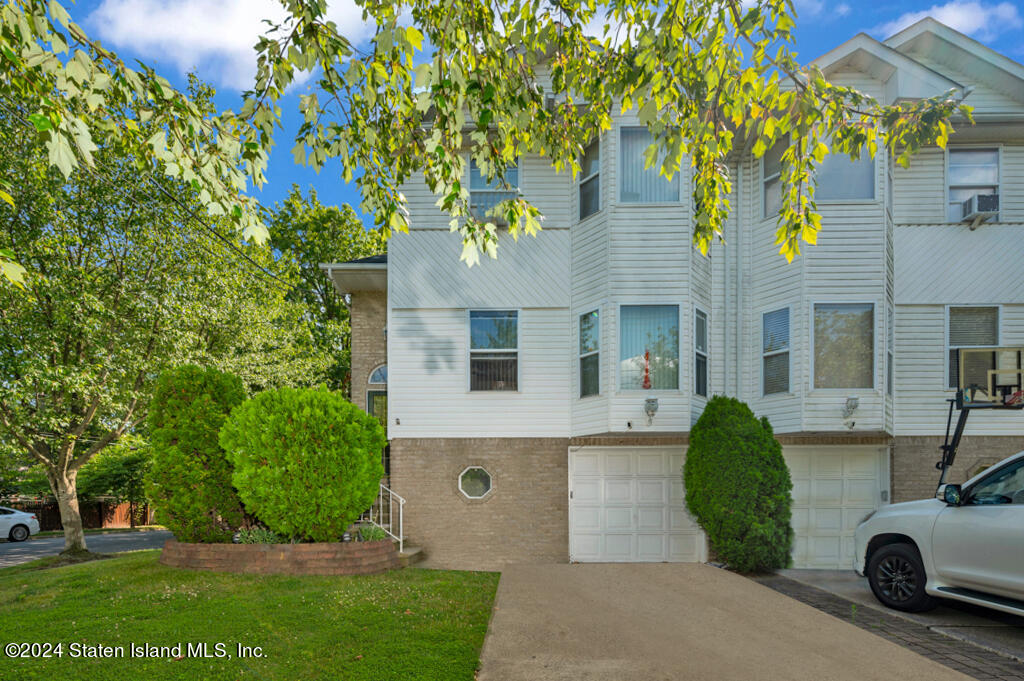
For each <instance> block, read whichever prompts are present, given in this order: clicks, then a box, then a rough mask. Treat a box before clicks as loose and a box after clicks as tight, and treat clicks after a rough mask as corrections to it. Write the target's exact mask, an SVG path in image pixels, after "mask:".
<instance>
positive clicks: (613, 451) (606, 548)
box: [569, 447, 706, 562]
mask: <svg viewBox="0 0 1024 681" xmlns="http://www.w3.org/2000/svg"><path fill="white" fill-rule="evenodd" d="M683 458H684V454H683V448H682V447H583V448H580V449H575V450H571V451H570V452H569V475H570V477H569V481H570V487H571V489H570V492H571V496H570V500H569V555H570V559H571V560H574V561H581V562H588V561H596V562H663V561H680V562H698V561H702V560H704V559H705V554H706V551H705V542H704V533H703V532H702V531H701V529H700V528H699V527H698V526H697V524H696V523H695V522H694V521H693V520H692V519H691V518H690V515H689V513H687V511H686V505H685V501H684V499H683V478H682V470H683Z"/></svg>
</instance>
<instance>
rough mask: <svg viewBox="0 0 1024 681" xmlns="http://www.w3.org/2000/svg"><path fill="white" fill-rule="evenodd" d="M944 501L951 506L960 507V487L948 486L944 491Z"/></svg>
mask: <svg viewBox="0 0 1024 681" xmlns="http://www.w3.org/2000/svg"><path fill="white" fill-rule="evenodd" d="M942 500H943V501H945V502H946V503H947V504H949V505H950V506H959V505H960V502H961V501H962V498H961V494H960V485H946V487H945V488H944V489H943V490H942Z"/></svg>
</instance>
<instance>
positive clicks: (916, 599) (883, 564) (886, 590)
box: [868, 544, 938, 612]
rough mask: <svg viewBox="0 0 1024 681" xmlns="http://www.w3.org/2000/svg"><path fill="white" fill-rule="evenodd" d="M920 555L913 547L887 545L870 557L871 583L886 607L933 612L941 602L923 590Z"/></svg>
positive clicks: (923, 575) (924, 577) (876, 595)
mask: <svg viewBox="0 0 1024 681" xmlns="http://www.w3.org/2000/svg"><path fill="white" fill-rule="evenodd" d="M926 581H927V577H926V575H925V573H924V564H923V563H922V562H921V554H920V553H918V551H917V548H916V547H914V546H913V545H911V544H888V545H886V546H882V547H880V548H878V549H877V550H876V551H875V552H874V553H873V554H871V560H870V561H869V562H868V583H869V584H870V585H871V591H873V592H874V594H875V598H877V599H878V600H879V601H881V602H882V604H883V605H885V606H888V607H890V608H895V609H896V610H904V611H906V612H922V611H924V610H931V609H932V608H934V607H935V606H936V605H938V603H937V602H936V600H935V599H934V598H932V597H931V596H929V595H928V594H926V593H925V591H924V585H925V582H926Z"/></svg>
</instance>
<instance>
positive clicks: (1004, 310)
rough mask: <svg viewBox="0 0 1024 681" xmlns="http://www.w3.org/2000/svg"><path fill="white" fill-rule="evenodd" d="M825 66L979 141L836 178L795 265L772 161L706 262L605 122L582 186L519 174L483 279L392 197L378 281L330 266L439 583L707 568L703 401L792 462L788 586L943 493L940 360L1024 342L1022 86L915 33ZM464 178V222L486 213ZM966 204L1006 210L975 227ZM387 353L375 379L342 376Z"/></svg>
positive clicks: (937, 39) (531, 160) (973, 433)
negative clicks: (949, 110)
mask: <svg viewBox="0 0 1024 681" xmlns="http://www.w3.org/2000/svg"><path fill="white" fill-rule="evenodd" d="M816 64H817V65H818V66H819V67H820V68H821V69H822V70H823V71H825V72H826V74H827V75H828V76H829V77H830V78H831V79H832V80H833V81H834V82H837V83H840V84H845V85H853V86H855V87H857V88H858V89H860V90H862V91H865V92H868V93H870V94H871V95H873V96H875V97H877V98H878V99H879V100H881V101H883V102H886V103H890V102H894V101H897V100H899V99H901V98H919V97H925V96H931V95H934V94H939V93H942V92H945V91H947V90H948V89H950V88H957V89H960V90H962V91H963V92H966V93H969V94H968V95H967V99H966V101H967V103H968V104H971V105H972V106H974V108H975V117H976V120H977V124H976V125H974V126H972V127H969V126H966V125H962V126H958V131H957V132H956V133H955V135H954V136H953V138H952V139H951V142H950V145H949V146H948V148H947V149H946V150H943V149H939V148H930V149H925V150H923V151H922V152H921V153H919V154H918V155H917V156H916V157H915V158H914V159H913V161H912V163H911V166H910V168H909V169H903V168H901V167H894V166H893V164H892V163H890V161H889V159H888V158H887V157H886V155H885V153H884V151H883V152H880V153H879V155H878V156H876V158H875V159H874V160H873V161H872V160H870V159H866V158H865V159H862V160H861V161H859V162H857V163H851V162H850V161H849V160H848V159H847V158H846V157H842V156H837V157H830V158H829V160H828V161H826V163H825V165H824V166H823V167H822V168H821V169H820V171H819V188H818V192H817V199H818V204H819V207H820V209H821V211H822V213H823V216H824V229H823V230H822V232H821V233H820V236H819V241H818V244H817V245H816V246H812V247H807V248H805V249H804V254H803V255H802V256H800V257H799V258H797V259H796V260H795V261H794V262H793V263H792V264H787V263H786V261H785V260H784V259H783V258H782V257H781V256H779V255H778V252H777V246H775V245H774V233H775V229H776V224H775V219H776V215H775V214H776V212H777V207H778V204H779V202H780V197H779V195H778V192H777V187H778V184H777V177H778V168H779V165H778V163H779V161H778V154H773V153H769V154H767V155H766V156H765V158H763V159H755V158H753V157H752V156H751V155H750V154H749V153H747V154H741V155H738V156H737V158H735V160H734V162H733V166H732V169H731V170H732V172H733V174H734V178H735V181H734V193H733V196H732V197H731V199H730V200H731V203H732V206H733V213H732V215H731V218H730V222H729V224H728V225H727V227H726V238H727V244H728V245H725V246H723V245H721V244H716V245H715V246H714V247H713V248H712V249H711V252H710V255H709V256H708V257H705V256H703V255H701V254H700V253H699V252H697V251H696V250H695V249H694V248H693V246H692V245H691V223H690V206H689V201H690V196H689V192H688V191H687V187H688V178H687V177H686V176H685V174H684V175H683V176H682V177H678V178H676V179H674V180H673V181H672V182H671V183H670V182H667V181H666V180H665V179H664V178H660V177H658V176H657V175H656V174H655V173H654V172H653V171H644V170H643V162H642V157H641V154H642V151H643V149H644V148H645V147H646V146H647V145H648V144H649V139H648V136H647V132H646V130H645V129H644V128H643V127H642V126H640V125H639V124H638V122H637V120H636V119H635V118H633V117H631V116H623V117H621V118H620V119H618V120H616V122H615V125H614V127H613V128H612V130H611V131H609V132H608V133H606V134H604V135H602V136H601V137H600V138H599V139H596V140H595V142H594V143H593V144H592V145H591V146H590V147H589V148H588V149H587V151H586V156H585V158H584V164H583V165H584V169H585V170H584V173H583V175H582V176H581V177H579V178H577V179H576V180H573V179H572V178H571V177H569V176H568V175H567V174H557V173H555V171H554V170H553V169H552V168H551V167H550V166H549V165H548V163H547V162H546V161H545V160H544V159H542V158H537V157H524V158H521V159H520V161H519V165H518V169H517V173H516V175H517V178H516V181H517V182H518V188H519V191H521V192H522V194H523V195H525V196H526V197H527V198H528V199H529V200H531V201H532V202H534V203H535V204H536V205H537V206H538V207H539V208H540V209H541V210H542V211H543V212H544V214H545V216H546V219H545V222H544V231H543V232H542V233H541V234H540V235H539V236H538V237H537V238H535V239H533V238H525V239H521V240H520V241H519V242H518V243H514V242H512V240H511V239H505V241H504V242H503V243H502V245H501V248H500V250H499V253H500V256H499V259H498V260H497V261H487V262H484V263H483V264H482V266H480V267H474V268H472V269H469V268H466V267H465V266H463V265H461V264H459V262H458V257H459V252H460V246H461V244H460V240H459V236H458V235H457V234H452V233H450V232H449V229H448V218H447V217H446V216H445V215H443V214H441V213H440V212H439V211H438V209H437V208H436V207H435V204H434V201H435V197H434V196H433V195H431V193H430V192H429V191H428V190H427V188H426V187H425V186H424V184H423V183H410V185H409V186H408V187H407V188H405V189H404V192H405V195H406V196H407V197H408V200H409V208H410V211H411V230H410V233H409V234H398V235H396V236H395V237H394V238H393V239H392V240H391V242H390V244H389V252H388V256H387V258H386V263H385V262H382V261H381V259H377V261H374V262H370V263H366V262H356V263H342V264H335V265H329V266H326V269H327V270H329V272H330V273H331V276H332V277H333V279H334V281H335V283H336V285H337V287H338V289H339V290H341V291H343V292H346V293H351V294H352V301H353V325H354V328H355V331H354V336H355V338H354V348H353V376H352V380H353V385H354V386H355V388H354V390H353V396H354V399H357V400H359V402H360V404H362V401H363V400H367V402H366V405H367V408H368V409H371V410H373V411H375V412H377V413H378V414H383V415H384V416H382V418H386V422H387V430H388V436H389V438H390V486H391V488H392V489H394V490H395V492H397V493H398V494H400V495H402V496H403V497H405V499H406V500H407V503H406V505H405V529H406V534H407V535H408V536H410V537H411V539H412V541H414V542H415V543H417V544H419V545H421V546H422V547H423V549H424V552H425V553H426V554H427V555H428V556H429V557H430V559H431V560H432V561H433V563H434V564H437V565H443V566H449V567H459V568H495V567H499V566H500V565H501V564H502V563H504V562H506V561H517V560H555V561H566V560H574V561H696V560H701V559H703V558H705V556H706V546H705V541H704V537H703V534H702V533H701V531H700V530H699V528H698V527H697V526H696V525H695V524H694V523H693V521H692V520H691V519H690V517H689V516H688V514H687V513H686V511H685V505H684V501H683V493H684V491H683V488H682V479H681V475H680V470H681V466H682V463H683V461H684V457H685V455H686V447H687V438H688V431H689V430H690V427H691V425H692V424H693V423H694V422H695V421H696V419H697V418H698V417H699V415H700V413H701V410H702V408H703V406H704V404H705V402H706V399H707V396H709V395H712V394H718V393H722V394H726V395H731V396H735V397H738V398H740V399H742V400H744V401H746V402H747V403H748V404H750V405H751V407H752V408H753V409H754V410H755V412H756V413H757V414H758V415H763V416H767V417H768V418H769V419H770V421H771V423H772V425H773V427H774V429H775V433H776V435H777V437H778V439H779V440H780V441H781V443H782V445H783V451H784V454H785V457H786V460H787V462H788V464H789V467H790V470H791V473H792V477H793V482H794V490H793V499H794V509H793V525H794V529H795V531H796V542H795V547H794V562H795V564H796V565H797V566H804V567H848V566H849V565H850V564H851V560H852V552H853V545H852V544H853V540H852V534H853V529H854V527H855V526H856V524H857V523H858V522H859V521H860V520H861V518H863V517H864V516H865V515H866V514H867V513H868V512H869V511H871V510H872V509H874V508H876V507H877V506H878V505H880V504H885V503H889V502H890V501H894V500H895V501H900V500H906V499H910V498H915V497H924V496H929V495H931V494H932V493H933V492H934V488H935V483H936V482H937V479H938V472H937V471H936V470H935V469H934V463H935V461H937V460H938V458H939V445H940V444H941V442H942V436H943V435H944V432H945V426H946V417H947V413H948V404H947V402H946V400H947V399H948V398H949V397H951V396H952V391H951V389H950V388H951V386H952V385H954V384H955V375H956V373H957V371H956V367H955V358H956V356H957V355H956V353H955V352H952V353H951V350H954V349H955V348H957V347H961V346H966V345H969V346H990V345H991V346H995V345H999V346H1008V345H1024V239H1022V236H1024V67H1022V66H1021V65H1020V64H1017V63H1016V62H1014V61H1012V60H1010V59H1008V58H1006V57H1004V56H1002V55H1000V54H997V53H995V52H994V51H992V50H990V49H989V48H987V47H985V46H983V45H981V44H979V43H977V42H975V41H973V40H971V39H970V38H968V37H967V36H964V35H962V34H960V33H957V32H956V31H954V30H952V29H950V28H948V27H947V26H944V25H942V24H940V23H938V22H936V21H934V20H932V19H925V20H922V21H920V22H919V23H917V24H915V25H913V26H911V27H910V28H907V29H906V30H904V31H902V32H900V33H899V34H897V35H895V36H892V37H891V38H889V39H888V40H886V41H884V42H879V41H877V40H875V39H873V38H871V37H869V36H867V35H863V34H862V35H858V36H856V37H855V38H853V39H852V40H849V41H847V42H846V43H844V44H842V45H840V46H839V47H837V48H835V49H834V50H832V51H831V52H829V53H828V54H826V55H824V56H823V57H821V58H820V59H818V60H817V61H816ZM471 175H472V177H469V178H467V179H466V181H467V182H468V183H469V186H470V187H471V191H472V193H473V201H474V202H475V203H478V204H486V202H487V201H489V200H491V201H493V200H494V196H493V194H492V193H489V192H490V191H491V190H490V189H489V188H488V187H487V185H486V183H485V182H484V181H482V180H481V178H480V177H479V176H477V175H476V174H473V173H472V171H471ZM976 194H982V195H990V194H997V195H998V201H999V205H998V211H997V214H996V215H993V216H990V218H989V219H988V220H987V221H985V222H984V223H982V224H981V225H980V226H977V228H976V229H971V225H970V224H968V223H965V222H962V219H961V218H962V214H961V206H962V204H963V201H964V200H965V199H968V198H970V197H971V196H974V195H976ZM385 272H386V276H385V275H384V273H385ZM384 296H386V304H385V298H384ZM374 301H376V302H374ZM363 310H370V311H371V312H369V313H366V314H363V312H362V311H363ZM374 310H377V312H373V311H374ZM385 325H386V332H385V331H384V328H383V327H385ZM384 337H386V339H387V340H386V342H387V354H386V364H387V366H386V371H381V366H380V364H381V363H380V362H379V361H378V362H368V361H365V360H364V359H361V357H363V356H364V355H365V356H370V355H372V353H373V352H374V351H376V352H379V351H380V344H381V343H382V342H383V339H384ZM361 344H362V345H361ZM374 349H375V350H374ZM645 353H647V355H648V358H649V359H647V360H646V361H645V358H644V356H645ZM951 362H953V363H954V365H953V368H952V370H951ZM645 372H646V377H645ZM951 374H952V375H951ZM371 376H373V377H374V378H373V380H374V381H376V383H375V385H367V383H368V382H369V381H371ZM383 380H386V381H387V383H386V386H385V385H384V384H383V383H382V381H383ZM385 390H386V407H385V406H384V404H385V402H384V401H382V399H381V397H382V395H383V394H384V392H383V391H385ZM368 394H369V395H370V396H371V399H367V395H368ZM654 401H656V407H657V411H656V412H654V413H653V414H652V413H651V412H653V409H654V406H655V402H654ZM1019 414H1020V412H999V413H991V414H982V415H978V416H976V417H974V418H973V419H972V422H971V423H970V424H969V426H968V431H967V435H968V437H966V438H965V441H964V445H963V447H962V449H961V455H960V457H959V460H958V465H957V468H956V469H955V470H954V472H953V478H952V479H953V480H955V479H956V478H957V477H960V478H963V477H965V475H966V474H967V473H968V472H972V471H974V470H976V469H977V468H978V467H980V466H984V465H988V464H991V463H993V462H995V461H997V460H999V459H1001V458H1003V457H1004V456H1006V455H1007V454H1009V453H1012V452H1015V451H1017V450H1019V449H1022V448H1024V417H1022V416H1019Z"/></svg>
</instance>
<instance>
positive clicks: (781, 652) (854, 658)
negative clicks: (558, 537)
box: [478, 563, 968, 681]
mask: <svg viewBox="0 0 1024 681" xmlns="http://www.w3.org/2000/svg"><path fill="white" fill-rule="evenodd" d="M883 660H884V661H885V663H884V664H882V663H880V661H883ZM894 669H897V670H899V678H900V679H901V681H953V680H956V679H959V680H960V681H966V680H967V679H968V677H966V676H964V675H962V674H959V673H957V672H955V671H953V670H952V669H949V668H948V667H944V666H942V665H940V664H938V663H937V662H933V661H932V660H928V659H926V658H924V657H922V656H920V655H918V654H916V653H913V652H911V651H909V650H907V649H905V648H903V647H901V646H899V645H896V644H895V643H891V642H889V641H886V640H885V639H883V638H880V637H878V636H875V635H874V634H872V633H868V632H867V631H864V630H863V629H860V628H858V627H855V626H853V625H852V624H849V623H847V622H844V621H842V620H839V619H837V618H835V617H832V616H831V615H828V614H825V613H823V612H821V611H819V610H816V609H814V608H812V607H810V606H807V605H804V604H803V603H800V602H798V601H796V600H794V599H791V598H789V597H788V596H784V595H782V594H780V593H777V592H775V591H772V590H771V589H768V588H767V587H764V586H762V585H760V584H757V583H755V582H753V581H751V580H749V579H747V578H745V577H741V576H739V575H736V574H733V573H731V572H727V571H725V570H719V569H717V568H713V567H710V566H707V565H700V564H687V563H672V564H669V563H648V564H599V563H589V564H582V565H508V566H506V567H505V569H504V570H503V571H502V574H501V581H500V582H499V583H498V598H497V602H496V603H495V608H494V616H493V618H492V619H491V625H490V628H489V630H488V632H487V638H486V639H485V642H484V647H483V652H482V654H481V657H480V672H479V677H478V678H479V679H480V681H576V680H578V679H588V681H634V680H636V681H639V680H641V679H642V680H643V681H697V680H702V681H703V680H706V679H716V681H752V680H766V679H787V681H822V680H823V679H828V680H829V681H847V680H849V681H883V680H884V681H891V679H892V678H893V670H894Z"/></svg>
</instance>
